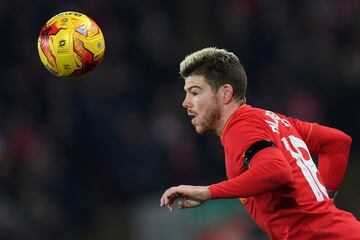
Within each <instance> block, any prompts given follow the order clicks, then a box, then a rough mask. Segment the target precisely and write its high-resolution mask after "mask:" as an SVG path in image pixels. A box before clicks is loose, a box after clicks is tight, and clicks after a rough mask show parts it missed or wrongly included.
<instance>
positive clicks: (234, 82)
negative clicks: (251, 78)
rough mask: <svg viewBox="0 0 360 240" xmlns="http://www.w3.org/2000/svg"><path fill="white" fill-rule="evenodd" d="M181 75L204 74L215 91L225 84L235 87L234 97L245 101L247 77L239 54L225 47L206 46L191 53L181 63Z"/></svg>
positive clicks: (183, 76) (184, 76)
mask: <svg viewBox="0 0 360 240" xmlns="http://www.w3.org/2000/svg"><path fill="white" fill-rule="evenodd" d="M180 75H181V77H182V78H184V79H185V78H186V77H188V76H190V75H200V76H203V77H204V78H205V80H206V82H207V83H208V84H209V85H210V87H211V89H212V90H213V91H214V92H217V90H218V89H219V88H220V87H221V86H223V85H224V84H230V85H231V86H232V88H233V92H234V98H235V99H236V100H241V99H243V100H244V101H245V92H246V85H247V77H246V73H245V70H244V67H243V66H242V64H241V63H240V61H239V59H238V58H237V56H236V55H235V54H234V53H232V52H228V51H227V50H225V49H218V48H215V47H209V48H204V49H201V50H199V51H196V52H194V53H191V54H190V55H188V56H186V57H185V59H184V60H183V61H182V62H181V63H180Z"/></svg>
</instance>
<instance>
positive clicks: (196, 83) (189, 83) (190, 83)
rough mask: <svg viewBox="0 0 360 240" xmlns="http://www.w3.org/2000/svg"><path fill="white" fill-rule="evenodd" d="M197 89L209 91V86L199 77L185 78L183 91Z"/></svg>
mask: <svg viewBox="0 0 360 240" xmlns="http://www.w3.org/2000/svg"><path fill="white" fill-rule="evenodd" d="M193 87H198V88H201V89H207V88H209V89H210V85H209V84H208V83H207V82H206V80H205V78H204V77H203V76H200V75H190V76H188V77H186V78H185V86H184V90H185V91H187V90H189V89H190V88H193Z"/></svg>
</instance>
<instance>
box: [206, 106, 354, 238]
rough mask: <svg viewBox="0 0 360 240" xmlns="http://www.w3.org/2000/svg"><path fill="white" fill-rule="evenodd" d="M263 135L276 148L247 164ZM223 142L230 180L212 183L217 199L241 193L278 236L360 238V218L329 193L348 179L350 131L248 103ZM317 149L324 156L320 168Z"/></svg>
mask: <svg viewBox="0 0 360 240" xmlns="http://www.w3.org/2000/svg"><path fill="white" fill-rule="evenodd" d="M259 140H271V141H272V142H273V143H275V145H276V147H268V148H265V149H263V150H260V151H259V152H258V153H256V154H255V155H254V156H253V158H252V159H251V161H250V164H249V169H247V167H246V166H244V161H243V157H244V154H245V152H246V151H247V150H248V148H249V147H250V146H251V145H252V144H254V143H255V142H257V141H259ZM221 142H222V144H223V146H224V150H225V164H226V174H227V177H228V180H226V181H223V182H220V183H218V184H214V185H211V186H210V192H211V197H212V198H233V197H239V198H241V199H240V200H241V202H242V203H243V204H244V206H245V208H246V209H247V211H248V212H249V214H250V215H251V217H252V218H253V219H254V220H255V222H256V223H257V224H258V225H259V226H260V227H261V228H262V229H263V230H264V231H266V232H267V233H268V234H269V236H270V237H271V238H272V239H292V240H293V239H295V240H296V239H301V240H303V239H327V240H328V239H347V240H350V239H354V240H355V239H360V222H358V221H357V220H356V219H355V217H354V216H353V215H352V214H351V213H348V212H346V211H342V210H339V209H337V208H336V207H335V205H334V203H333V200H332V199H329V197H328V194H327V190H337V189H338V187H339V185H340V183H341V181H342V179H343V176H344V173H345V169H346V164H347V159H348V155H349V151H350V145H351V138H350V137H349V136H347V135H346V134H344V133H342V132H341V131H339V130H336V129H332V128H327V127H323V126H320V125H318V124H313V123H308V122H303V121H300V120H297V119H294V118H290V117H286V116H283V115H280V114H276V113H273V112H271V111H267V110H263V109H259V108H253V107H251V106H250V105H243V106H241V107H240V108H238V109H237V110H236V111H235V112H234V114H233V115H232V116H231V117H230V119H229V120H228V122H227V124H226V125H225V127H224V130H223V133H222V136H221ZM311 153H314V154H318V155H319V159H318V160H319V169H320V171H319V170H318V168H317V166H316V164H315V163H314V162H313V160H312V157H311ZM334 158H335V159H334Z"/></svg>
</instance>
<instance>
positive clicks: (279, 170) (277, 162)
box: [209, 147, 292, 199]
mask: <svg viewBox="0 0 360 240" xmlns="http://www.w3.org/2000/svg"><path fill="white" fill-rule="evenodd" d="M291 176H292V172H291V168H290V165H289V163H288V162H287V161H286V159H285V156H284V155H283V153H282V152H281V151H280V150H279V149H277V148H275V147H268V148H265V149H263V150H261V151H259V152H258V153H256V154H255V155H254V157H253V158H252V160H251V162H250V168H249V169H248V170H246V171H245V172H244V173H243V174H241V175H238V176H237V177H235V178H232V179H229V180H226V181H222V182H220V183H217V184H213V185H211V186H210V187H209V189H210V193H211V198H212V199H217V198H240V197H250V196H255V195H258V194H261V193H265V192H268V191H271V190H274V189H277V188H279V187H281V186H283V185H285V184H288V183H289V182H290V181H291Z"/></svg>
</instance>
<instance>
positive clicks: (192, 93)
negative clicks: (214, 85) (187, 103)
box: [190, 91, 199, 96]
mask: <svg viewBox="0 0 360 240" xmlns="http://www.w3.org/2000/svg"><path fill="white" fill-rule="evenodd" d="M190 94H191V95H192V96H196V95H198V94H199V93H198V92H195V91H193V92H190Z"/></svg>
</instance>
